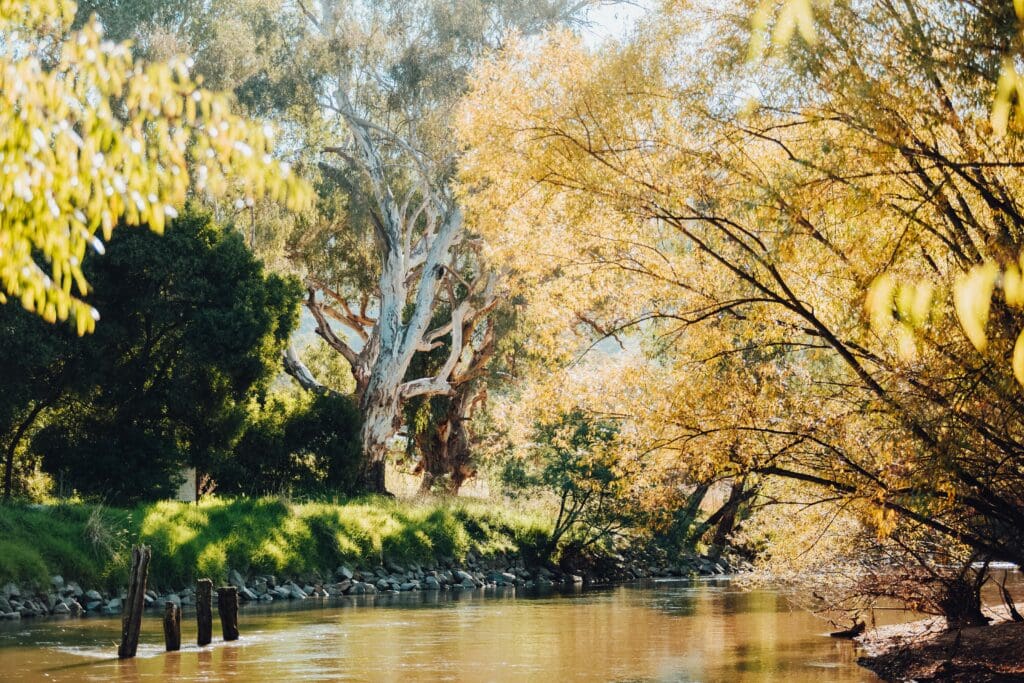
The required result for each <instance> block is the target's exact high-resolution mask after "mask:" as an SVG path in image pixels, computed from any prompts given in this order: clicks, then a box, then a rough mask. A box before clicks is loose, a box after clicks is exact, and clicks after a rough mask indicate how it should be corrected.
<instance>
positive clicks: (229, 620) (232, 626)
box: [217, 586, 238, 640]
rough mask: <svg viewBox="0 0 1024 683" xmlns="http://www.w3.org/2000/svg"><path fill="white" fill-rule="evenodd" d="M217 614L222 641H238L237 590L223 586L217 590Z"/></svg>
mask: <svg viewBox="0 0 1024 683" xmlns="http://www.w3.org/2000/svg"><path fill="white" fill-rule="evenodd" d="M217 614H218V615H219V616H220V627H221V630H222V631H223V633H224V640H238V589H237V588H235V587H234V586H225V587H224V588H218V589H217Z"/></svg>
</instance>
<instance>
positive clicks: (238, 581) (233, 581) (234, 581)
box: [228, 569, 245, 592]
mask: <svg viewBox="0 0 1024 683" xmlns="http://www.w3.org/2000/svg"><path fill="white" fill-rule="evenodd" d="M228 584H229V585H231V586H234V587H235V588H237V589H238V590H239V592H241V591H242V589H244V588H245V579H243V578H242V575H241V574H239V573H238V571H237V570H235V569H232V570H231V571H229V572H228Z"/></svg>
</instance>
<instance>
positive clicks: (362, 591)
mask: <svg viewBox="0 0 1024 683" xmlns="http://www.w3.org/2000/svg"><path fill="white" fill-rule="evenodd" d="M366 586H367V584H365V583H355V584H353V585H352V588H350V589H349V591H348V592H349V595H366Z"/></svg>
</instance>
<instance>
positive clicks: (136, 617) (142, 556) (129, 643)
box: [117, 545, 153, 659]
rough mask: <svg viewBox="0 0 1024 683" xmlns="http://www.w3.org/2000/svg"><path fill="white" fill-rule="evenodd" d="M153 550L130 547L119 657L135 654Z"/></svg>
mask: <svg viewBox="0 0 1024 683" xmlns="http://www.w3.org/2000/svg"><path fill="white" fill-rule="evenodd" d="M152 556H153V551H152V550H151V549H150V548H147V547H146V546H144V545H138V546H133V547H132V570H131V575H130V578H129V581H128V597H127V598H126V599H125V603H124V607H123V609H124V614H123V615H122V616H121V645H120V646H119V647H118V648H117V656H118V657H119V658H120V659H128V658H130V657H134V656H135V652H136V651H137V650H138V648H139V630H140V629H141V628H142V610H143V609H144V608H145V605H146V576H147V575H148V574H149V560H150V558H151V557H152Z"/></svg>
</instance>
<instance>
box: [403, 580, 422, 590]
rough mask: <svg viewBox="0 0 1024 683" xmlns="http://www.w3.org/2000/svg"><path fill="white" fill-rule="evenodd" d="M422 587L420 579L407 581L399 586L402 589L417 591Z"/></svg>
mask: <svg viewBox="0 0 1024 683" xmlns="http://www.w3.org/2000/svg"><path fill="white" fill-rule="evenodd" d="M419 589H420V582H419V581H406V582H405V583H403V584H402V585H400V586H399V587H398V590H400V591H415V590H419Z"/></svg>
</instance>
